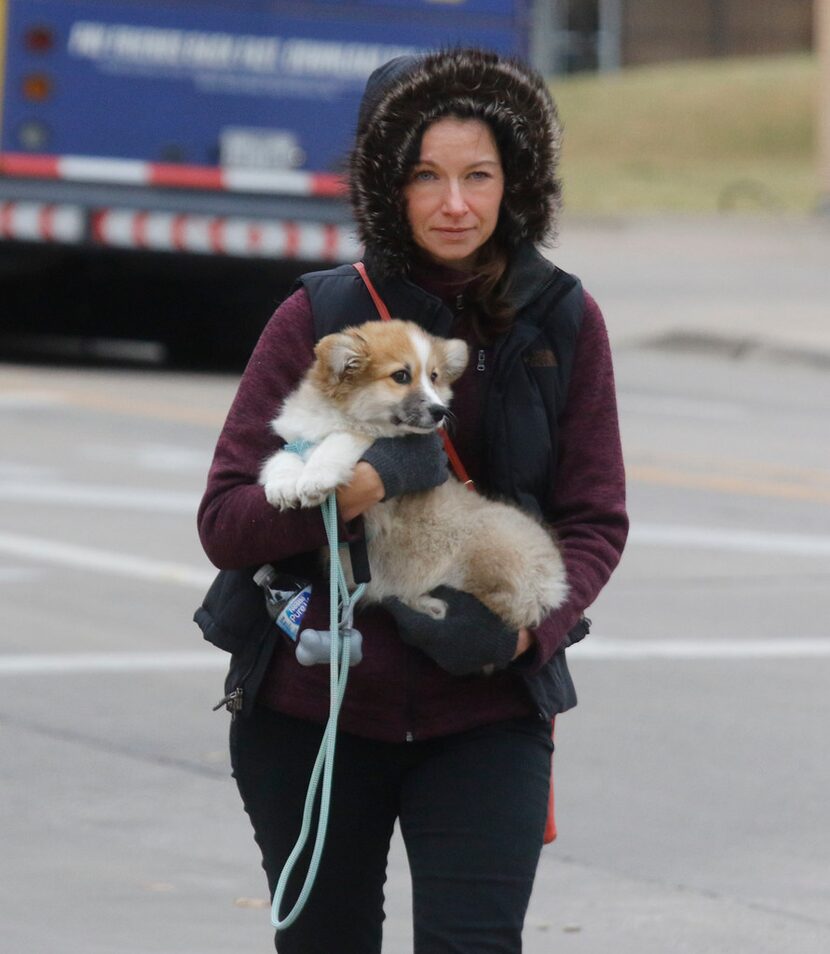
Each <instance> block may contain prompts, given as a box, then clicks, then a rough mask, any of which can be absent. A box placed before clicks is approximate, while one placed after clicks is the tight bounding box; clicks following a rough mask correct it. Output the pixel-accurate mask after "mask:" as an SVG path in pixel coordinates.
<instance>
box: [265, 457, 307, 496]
mask: <svg viewBox="0 0 830 954" xmlns="http://www.w3.org/2000/svg"><path fill="white" fill-rule="evenodd" d="M303 466H304V464H303V461H302V459H301V458H300V457H299V456H298V455H297V454H290V453H287V452H285V451H279V452H278V453H276V454H274V456H273V457H271V458H270V459H269V460H268V461H266V463H265V466H264V467H263V468H262V473H261V474H260V478H259V482H260V483H261V484H262V486H263V489H264V490H265V499H266V500H267V501H268V503H269V504H271V506H272V507H276V508H277V509H278V510H290V509H291V508H292V507H297V506H299V504H300V496H299V494H298V493H297V482H298V480H299V479H300V477H301V476H302V473H303Z"/></svg>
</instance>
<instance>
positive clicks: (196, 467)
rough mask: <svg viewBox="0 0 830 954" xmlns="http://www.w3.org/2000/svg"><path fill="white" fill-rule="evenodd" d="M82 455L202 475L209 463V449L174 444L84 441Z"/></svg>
mask: <svg viewBox="0 0 830 954" xmlns="http://www.w3.org/2000/svg"><path fill="white" fill-rule="evenodd" d="M78 452H79V454H80V455H81V456H83V457H85V458H87V459H89V460H95V461H106V462H115V463H124V462H126V463H129V464H133V465H137V466H138V467H141V468H142V469H143V470H150V471H162V472H165V473H177V474H199V475H200V476H204V474H206V473H207V470H208V467H209V466H210V451H208V450H197V449H196V448H192V447H179V446H178V445H176V444H149V443H148V444H126V445H123V444H122V445H113V444H84V445H81V447H79V448H78Z"/></svg>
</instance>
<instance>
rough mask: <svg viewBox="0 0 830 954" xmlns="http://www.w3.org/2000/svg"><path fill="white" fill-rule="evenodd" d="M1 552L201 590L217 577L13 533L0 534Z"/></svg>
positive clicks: (212, 573)
mask: <svg viewBox="0 0 830 954" xmlns="http://www.w3.org/2000/svg"><path fill="white" fill-rule="evenodd" d="M0 553H8V554H11V555H13V556H15V557H18V558H20V557H25V558H28V559H31V560H36V561H40V562H43V563H54V564H58V565H59V566H71V567H74V568H75V569H84V570H95V571H97V572H99V573H111V574H113V575H114V576H125V577H127V578H128V579H131V580H149V581H151V582H155V583H175V584H177V585H179V586H192V587H195V588H197V589H204V588H205V587H206V586H208V585H209V584H210V583H211V581H212V580H213V578H214V577H215V576H216V570H212V569H202V568H200V567H194V566H186V565H185V564H182V563H169V562H165V561H162V560H149V559H145V558H143V557H136V556H130V555H128V554H125V553H114V552H112V551H109V550H97V549H93V548H92V547H82V546H77V545H75V544H72V543H60V542H58V541H57V540H43V539H40V538H37V537H27V536H23V535H21V534H16V533H0Z"/></svg>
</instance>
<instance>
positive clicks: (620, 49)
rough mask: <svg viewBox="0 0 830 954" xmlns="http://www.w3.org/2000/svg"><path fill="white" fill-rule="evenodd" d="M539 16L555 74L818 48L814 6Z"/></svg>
mask: <svg viewBox="0 0 830 954" xmlns="http://www.w3.org/2000/svg"><path fill="white" fill-rule="evenodd" d="M534 15H535V17H536V20H537V35H538V36H539V39H538V40H537V42H536V48H535V50H534V56H535V58H536V62H537V64H538V65H539V67H540V68H542V69H543V70H545V71H546V72H552V73H570V72H575V71H578V70H593V69H601V70H607V69H617V68H619V67H620V66H633V65H639V64H644V63H660V62H667V61H670V60H682V59H700V58H706V57H716V56H747V55H754V54H763V53H785V52H793V51H798V50H808V49H810V48H811V45H812V33H813V0H537V2H536V4H535V13H534ZM540 28H541V29H540Z"/></svg>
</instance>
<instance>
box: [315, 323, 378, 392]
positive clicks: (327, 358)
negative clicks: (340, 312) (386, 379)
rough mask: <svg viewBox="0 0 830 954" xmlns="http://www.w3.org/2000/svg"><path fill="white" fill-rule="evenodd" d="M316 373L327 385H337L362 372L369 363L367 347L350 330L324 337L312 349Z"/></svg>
mask: <svg viewBox="0 0 830 954" xmlns="http://www.w3.org/2000/svg"><path fill="white" fill-rule="evenodd" d="M314 356H315V358H316V359H317V361H316V365H317V373H318V375H319V376H320V377H321V378H322V380H323V381H325V382H326V383H328V384H337V383H339V382H340V381H344V380H345V379H346V378H349V377H352V376H353V375H355V374H357V373H358V372H360V371H362V370H363V369H364V368H365V367H366V365H367V364H368V363H369V345H368V343H367V341H366V339H365V338H364V337H363V336H362V335H360V334H359V333H358V332H357V331H355V330H354V329H352V328H347V329H346V330H345V331H342V332H340V333H338V334H333V335H326V337H325V338H321V339H320V340H319V341H318V342H317V346H316V347H315V349H314Z"/></svg>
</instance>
